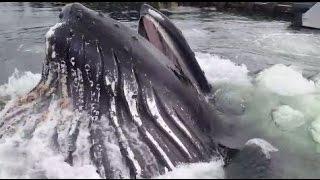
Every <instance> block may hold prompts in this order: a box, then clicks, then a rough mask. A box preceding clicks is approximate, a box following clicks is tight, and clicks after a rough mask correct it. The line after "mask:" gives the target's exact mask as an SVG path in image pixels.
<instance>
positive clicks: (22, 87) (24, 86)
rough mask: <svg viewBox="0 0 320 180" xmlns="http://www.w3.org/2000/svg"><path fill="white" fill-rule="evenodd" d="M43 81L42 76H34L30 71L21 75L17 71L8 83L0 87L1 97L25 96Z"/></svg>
mask: <svg viewBox="0 0 320 180" xmlns="http://www.w3.org/2000/svg"><path fill="white" fill-rule="evenodd" d="M40 79H41V74H33V73H32V72H30V71H27V72H23V73H20V72H19V71H18V70H17V69H15V70H14V73H13V74H12V75H11V76H10V77H9V78H8V82H7V83H6V84H3V85H1V86H0V97H5V96H9V97H11V98H15V97H16V96H20V95H24V94H26V93H27V92H28V91H30V90H31V89H32V88H34V87H35V86H36V85H37V83H38V82H39V81H40Z"/></svg>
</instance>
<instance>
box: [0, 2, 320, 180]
mask: <svg viewBox="0 0 320 180" xmlns="http://www.w3.org/2000/svg"><path fill="white" fill-rule="evenodd" d="M55 8H56V7H51V6H49V7H42V8H39V7H38V8H35V7H32V6H30V5H28V4H22V5H17V4H13V3H11V4H10V3H6V4H0V9H2V10H4V9H6V13H9V14H10V13H11V14H12V15H13V17H11V18H13V20H12V22H11V21H9V20H7V19H2V20H0V34H2V35H3V36H2V38H1V37H0V43H1V44H2V46H1V47H0V52H1V54H0V58H1V61H0V65H1V66H0V75H1V78H0V82H1V83H0V102H2V104H6V105H3V106H2V107H1V103H0V109H1V108H3V110H2V111H0V117H1V116H3V113H4V112H5V110H6V108H8V107H9V106H10V105H11V104H12V103H13V102H14V100H15V99H16V98H17V97H19V96H23V95H24V94H26V93H27V92H28V91H30V90H31V89H32V88H33V87H34V86H35V85H36V84H37V83H38V82H39V80H40V78H41V75H40V71H41V59H42V58H44V48H45V43H44V34H45V32H46V31H47V30H48V29H49V27H50V26H53V25H54V24H55V23H56V20H57V13H56V11H57V10H55ZM1 13H4V11H1ZM1 13H0V14H1ZM19 15H20V16H21V17H22V19H24V20H25V21H29V22H30V24H29V25H28V26H30V27H29V29H28V28H27V27H25V26H26V25H25V24H23V23H22V22H20V21H21V20H19V18H21V17H19ZM40 17H42V18H40ZM170 18H171V19H172V21H173V22H174V23H175V24H176V25H177V26H178V27H179V28H180V29H181V30H182V33H183V34H184V35H185V37H186V39H187V40H188V42H189V43H190V46H191V47H192V49H193V50H194V51H195V55H196V58H197V60H198V62H199V64H200V66H201V68H202V69H203V70H204V72H205V75H206V77H207V79H208V81H209V82H210V83H211V84H212V85H213V86H214V89H215V91H214V92H213V93H212V94H211V95H210V97H209V99H211V100H212V103H214V105H215V106H216V107H217V109H218V110H219V111H220V112H221V113H222V114H224V116H225V118H232V119H234V120H235V123H237V124H241V125H242V126H241V127H247V129H244V131H245V132H246V133H248V134H249V135H257V137H256V138H263V139H266V140H267V141H269V142H271V144H272V145H273V146H274V147H275V148H277V149H278V150H279V152H280V153H282V154H283V155H284V158H285V160H286V161H285V163H284V164H282V166H283V172H284V173H283V177H284V178H303V177H311V178H314V177H319V176H320V173H319V172H318V169H319V168H320V157H319V153H320V146H319V144H320V93H319V92H320V75H318V73H319V72H320V68H319V65H320V64H319V62H320V48H319V47H320V34H318V33H317V32H314V31H311V30H300V31H297V30H292V29H290V28H288V25H289V24H288V23H287V22H282V21H267V20H263V19H254V18H248V17H242V16H236V15H233V14H225V13H221V12H216V11H208V10H202V9H198V8H189V7H183V8H178V9H176V10H175V11H174V13H173V14H172V15H171V16H170ZM14 20H17V22H18V23H14V22H15V21H14ZM123 23H125V24H127V25H128V26H130V27H132V28H136V21H123ZM6 24H7V26H5V25H6ZM37 26H39V27H38V28H37ZM27 35H29V37H28V36H27ZM4 59H6V60H4ZM21 64H22V65H21ZM1 68H3V71H2V69H1ZM70 113H72V112H71V111H70V110H68V109H65V110H63V109H60V108H59V107H58V106H57V102H52V103H51V104H50V108H49V112H48V114H47V117H48V119H50V121H46V122H38V119H39V116H40V115H37V114H35V115H34V116H32V117H27V118H28V119H29V126H27V127H26V128H25V129H19V130H17V132H16V133H14V135H13V136H11V137H8V138H2V139H1V140H0V178H99V176H98V174H97V173H96V169H95V168H94V166H92V165H91V164H90V163H89V156H85V155H84V154H86V153H87V152H88V149H89V145H88V144H86V141H85V139H86V137H88V134H89V133H88V132H85V131H84V132H82V134H80V135H79V137H80V138H79V140H78V142H77V143H80V144H81V146H82V147H83V148H82V150H78V151H77V152H76V154H77V155H78V159H77V160H76V161H75V162H76V163H75V165H74V166H70V165H69V164H67V163H66V162H64V157H62V156H61V155H59V153H57V152H55V151H54V150H52V149H50V148H48V147H49V146H50V144H49V143H50V140H49V139H48V138H49V137H51V136H52V134H53V133H54V128H55V127H56V126H57V123H58V119H63V118H67V116H68V115H70ZM79 116H81V115H79ZM16 118H17V119H19V118H26V117H23V114H22V115H21V114H20V115H18V116H17V117H16ZM71 122H72V120H71ZM35 126H37V128H36V129H35V131H34V133H33V135H32V136H31V137H29V138H27V139H28V140H26V137H28V136H29V135H30V133H29V132H30V131H32V130H33V128H34V127H35ZM84 126H85V123H84ZM61 132H62V133H64V130H61ZM246 140H249V139H246ZM60 141H61V142H65V141H66V140H64V139H61V140H60ZM111 145H112V144H111ZM111 145H110V146H111ZM114 148H115V151H114V152H115V153H114V157H115V159H117V157H118V156H119V154H117V153H116V152H117V150H116V148H117V147H114ZM118 159H119V158H118ZM118 161H120V160H118ZM118 161H117V160H115V163H118ZM120 164H121V163H120V162H119V166H120ZM223 164H224V162H223V161H222V160H221V159H212V161H211V162H209V163H202V162H201V163H194V164H182V165H180V166H178V167H176V168H175V169H174V170H173V171H171V172H168V173H166V174H164V175H162V176H157V177H154V178H169V179H170V178H224V177H225V173H224V170H223Z"/></svg>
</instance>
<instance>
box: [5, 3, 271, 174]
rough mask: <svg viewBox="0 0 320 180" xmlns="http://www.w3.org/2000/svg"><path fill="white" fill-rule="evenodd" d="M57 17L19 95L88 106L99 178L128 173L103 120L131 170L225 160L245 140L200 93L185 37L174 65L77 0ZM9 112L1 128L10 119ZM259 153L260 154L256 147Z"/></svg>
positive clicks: (42, 106)
mask: <svg viewBox="0 0 320 180" xmlns="http://www.w3.org/2000/svg"><path fill="white" fill-rule="evenodd" d="M142 12H144V11H142ZM143 15H146V13H145V12H144V13H143ZM59 18H60V21H61V23H62V25H61V26H58V27H57V28H56V29H55V31H54V32H53V33H52V34H51V35H50V36H48V37H47V42H46V43H47V45H48V47H47V48H48V49H47V52H46V59H45V61H44V66H43V72H42V78H41V81H40V82H39V84H38V85H37V86H36V87H35V88H34V89H33V90H32V91H31V92H30V93H29V94H28V95H27V96H26V97H25V98H22V100H21V101H20V102H21V103H26V102H27V103H30V102H32V101H37V104H35V105H34V106H35V107H36V108H35V109H36V111H38V112H43V111H45V110H46V109H47V108H48V103H47V102H48V100H49V99H50V98H51V97H53V96H55V97H58V98H60V99H65V100H66V101H70V104H71V105H72V108H73V110H74V111H75V112H87V113H88V114H89V118H88V119H86V120H87V121H89V127H88V128H89V129H88V130H89V133H90V139H89V141H90V144H91V149H90V155H91V161H92V163H93V164H94V165H95V166H96V167H97V172H98V173H99V174H100V176H101V177H102V178H125V177H127V175H126V174H123V172H122V171H121V170H120V172H119V171H115V170H114V169H115V168H116V167H114V166H113V165H112V163H111V162H112V161H113V158H112V156H111V155H110V154H109V150H108V147H107V146H106V145H105V144H106V142H108V141H109V140H110V139H108V138H107V137H108V133H110V132H109V131H107V130H106V128H105V127H107V126H110V127H112V129H114V134H115V137H116V141H117V142H118V146H119V148H120V151H121V155H122V157H123V158H124V160H125V164H126V167H127V168H128V169H129V177H130V178H139V177H142V178H150V177H154V176H157V175H159V174H164V173H165V172H166V171H167V170H169V171H170V170H172V168H173V167H175V166H177V165H179V164H181V163H194V162H208V161H210V160H211V158H212V157H216V156H221V155H222V156H223V158H225V161H226V164H228V162H229V161H230V160H231V159H232V157H234V156H237V154H238V151H239V150H237V149H240V148H241V145H240V143H243V142H242V141H238V140H237V139H238V137H237V136H232V135H234V134H233V133H232V128H233V127H231V126H230V124H229V123H225V122H222V121H221V120H220V119H219V118H218V117H217V116H216V112H215V110H214V108H213V107H212V106H211V105H210V104H208V102H207V101H206V100H205V96H204V95H203V93H201V91H203V92H205V91H207V90H208V88H209V87H206V86H208V84H207V85H206V84H201V81H198V80H199V79H201V78H198V77H200V76H203V77H202V78H204V79H202V80H205V77H204V75H203V74H202V75H200V76H198V77H194V75H195V73H202V71H201V69H200V67H199V65H198V64H197V62H196V60H195V58H194V55H193V54H192V51H191V49H190V47H189V46H188V45H187V43H186V41H185V39H184V38H183V39H182V40H181V41H179V44H178V45H175V46H174V47H175V48H176V50H178V51H182V52H184V51H186V52H187V53H186V55H187V56H185V57H183V58H182V59H180V60H179V62H182V63H183V65H182V66H181V67H177V64H176V62H177V61H173V60H174V59H172V58H170V57H169V58H168V57H167V56H168V55H170V54H166V53H163V52H161V51H159V49H158V48H157V47H155V46H154V45H153V44H152V43H150V42H149V41H148V40H146V39H145V38H144V37H143V36H140V35H139V34H138V33H137V32H134V31H133V30H131V29H130V28H128V27H126V26H124V25H122V24H121V23H119V22H117V21H115V20H113V19H111V18H108V17H104V16H103V15H102V14H99V13H97V12H95V11H93V10H90V9H88V8H86V7H84V6H83V5H81V4H79V3H73V4H69V5H66V6H65V7H64V8H63V10H62V12H61V13H60V15H59ZM142 18H143V17H142ZM167 21H168V19H167ZM170 23H171V22H170ZM171 24H172V23H171ZM170 26H171V25H169V26H168V27H169V29H170ZM171 28H172V29H171V30H172V32H175V31H178V30H177V29H176V28H175V27H174V26H173V27H172V26H171ZM140 33H141V31H140ZM171 36H172V37H175V38H177V37H176V35H171ZM178 37H179V36H178ZM181 37H183V36H182V34H181V35H180V38H178V39H181ZM184 41H185V42H184ZM188 57H191V60H190V59H186V58H188ZM189 62H191V63H189ZM194 67H196V68H195V69H196V70H192V69H193V68H194ZM205 82H206V80H205ZM206 83H207V82H206ZM62 106H63V105H62ZM9 111H10V109H9ZM7 119H9V120H7V121H4V122H3V123H2V124H0V128H1V127H6V126H7V125H10V123H12V122H10V117H8V118H7ZM11 121H12V120H11ZM79 131H81V129H80V128H79V124H77V129H76V130H75V131H72V132H73V133H72V134H71V135H70V137H68V138H69V139H71V143H70V144H71V145H70V147H69V149H68V152H64V153H66V154H65V155H64V156H65V157H66V159H65V161H66V162H68V163H69V164H70V165H72V164H73V160H74V154H73V153H74V152H75V150H76V149H77V148H81V147H77V145H76V141H77V136H78V134H79ZM226 132H227V133H226ZM133 134H137V135H138V136H137V138H138V140H137V139H134V137H133ZM0 135H1V134H0ZM1 136H2V135H1ZM1 136H0V137H1ZM52 138H53V139H55V137H52ZM231 138H233V140H232V141H231V142H227V140H230V139H231ZM137 144H139V146H137ZM230 144H231V145H232V146H230ZM249 149H250V148H249ZM254 151H257V152H259V151H261V149H259V148H256V149H255V150H254ZM62 152H63V151H62ZM257 154H259V153H257ZM147 157H148V158H147ZM150 158H151V160H150ZM258 158H260V159H263V158H265V157H263V155H261V153H260V155H259V157H258ZM236 162H239V161H236ZM241 163H242V162H241ZM235 166H236V164H235ZM233 167H234V166H233ZM246 167H247V166H246ZM226 172H227V174H228V172H230V173H231V175H227V177H234V176H233V175H235V177H236V174H237V173H241V172H239V171H237V168H233V170H232V171H229V170H228V168H227V169H226ZM253 173H254V172H253ZM259 173H260V172H259ZM249 176H251V175H249ZM253 177H255V176H253Z"/></svg>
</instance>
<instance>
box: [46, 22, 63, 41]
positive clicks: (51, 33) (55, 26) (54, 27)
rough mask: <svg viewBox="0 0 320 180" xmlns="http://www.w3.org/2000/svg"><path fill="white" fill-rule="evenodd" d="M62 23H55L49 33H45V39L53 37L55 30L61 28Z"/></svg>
mask: <svg viewBox="0 0 320 180" xmlns="http://www.w3.org/2000/svg"><path fill="white" fill-rule="evenodd" d="M62 25H63V23H57V24H55V25H54V26H52V27H51V28H50V29H49V31H48V32H47V33H46V35H45V37H46V38H47V39H48V38H50V37H52V36H53V35H54V32H55V30H56V29H57V28H59V27H61V26H62Z"/></svg>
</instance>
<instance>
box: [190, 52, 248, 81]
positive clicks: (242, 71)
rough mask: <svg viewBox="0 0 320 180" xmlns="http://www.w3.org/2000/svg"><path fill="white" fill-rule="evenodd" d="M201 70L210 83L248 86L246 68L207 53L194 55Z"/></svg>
mask: <svg viewBox="0 0 320 180" xmlns="http://www.w3.org/2000/svg"><path fill="white" fill-rule="evenodd" d="M195 55H196V58H197V60H198V63H199V65H200V67H201V69H202V70H203V71H204V72H205V76H206V77H207V79H208V81H209V82H210V83H220V82H227V83H231V84H237V85H250V84H251V83H250V78H249V77H248V69H247V67H246V66H245V65H244V64H242V65H236V64H235V63H233V62H232V61H230V60H229V59H223V58H221V57H219V56H217V55H211V54H208V53H199V52H198V53H195Z"/></svg>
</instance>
